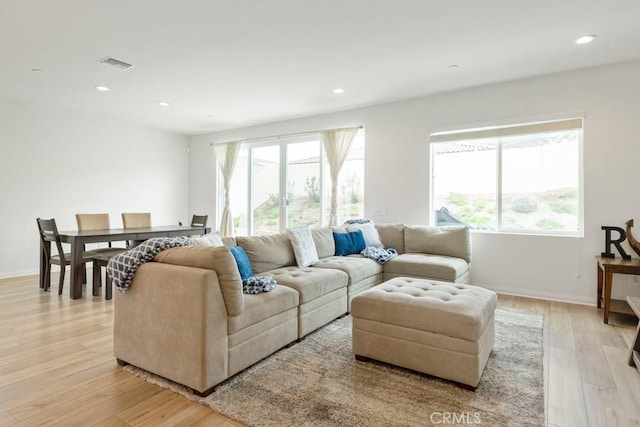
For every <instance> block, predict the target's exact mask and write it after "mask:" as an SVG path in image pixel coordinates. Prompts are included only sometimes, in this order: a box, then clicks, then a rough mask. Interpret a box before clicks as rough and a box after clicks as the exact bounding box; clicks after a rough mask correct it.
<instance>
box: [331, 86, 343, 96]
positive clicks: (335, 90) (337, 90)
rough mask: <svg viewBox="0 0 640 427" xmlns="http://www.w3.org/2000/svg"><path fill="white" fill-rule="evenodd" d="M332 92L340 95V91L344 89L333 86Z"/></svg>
mask: <svg viewBox="0 0 640 427" xmlns="http://www.w3.org/2000/svg"><path fill="white" fill-rule="evenodd" d="M333 93H336V94H338V95H340V94H341V93H344V89H342V88H341V87H338V88H335V89H334V90H333Z"/></svg>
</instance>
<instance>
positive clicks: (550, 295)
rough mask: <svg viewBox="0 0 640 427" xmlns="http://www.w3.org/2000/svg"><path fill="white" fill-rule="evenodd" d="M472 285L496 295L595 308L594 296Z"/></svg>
mask: <svg viewBox="0 0 640 427" xmlns="http://www.w3.org/2000/svg"><path fill="white" fill-rule="evenodd" d="M474 284H475V285H477V286H481V287H483V288H487V289H490V290H492V291H494V292H495V293H498V294H504V295H512V296H516V297H526V298H536V299H543V300H548V301H558V302H567V303H571V304H580V305H589V306H593V307H595V306H596V301H595V295H594V296H593V298H591V297H580V296H576V295H567V294H559V293H555V292H546V291H534V290H529V289H519V288H507V287H501V286H493V285H483V284H480V283H474Z"/></svg>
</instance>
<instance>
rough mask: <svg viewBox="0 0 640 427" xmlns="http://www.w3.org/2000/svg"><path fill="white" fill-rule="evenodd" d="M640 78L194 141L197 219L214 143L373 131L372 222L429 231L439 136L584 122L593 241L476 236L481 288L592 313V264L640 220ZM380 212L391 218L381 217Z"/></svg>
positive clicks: (567, 79)
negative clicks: (571, 117) (546, 121)
mask: <svg viewBox="0 0 640 427" xmlns="http://www.w3.org/2000/svg"><path fill="white" fill-rule="evenodd" d="M463 71H464V70H463ZM468 72H471V71H468ZM638 76H640V61H635V62H630V63H624V64H617V65H613V66H608V67H602V68H594V69H589V70H582V71H575V72H568V73H562V74H556V75H549V76H544V77H539V78H533V79H527V80H521V81H514V82H506V83H502V84H497V85H492V86H485V87H481V88H474V89H468V90H462V91H458V92H452V93H445V94H440V95H436V96H430V97H425V98H419V99H415V100H409V101H403V102H398V103H393V104H386V105H380V106H375V107H369V108H361V109H356V110H351V111H345V112H340V113H334V114H328V115H322V116H317V117H310V118H304V119H298V120H291V121H286V122H281V123H272V124H267V125H262V126H255V127H250V128H245V129H237V130H233V131H227V132H221V133H214V134H208V135H201V136H197V137H191V138H190V140H189V144H190V148H191V155H190V182H191V183H190V189H191V192H190V201H189V202H190V209H191V210H192V211H196V210H197V211H206V212H208V213H209V215H210V217H211V218H213V217H214V214H215V210H216V204H215V202H216V200H215V196H214V194H215V178H216V177H215V171H214V168H213V154H212V149H211V147H210V146H209V144H210V143H211V142H222V141H228V140H233V139H242V138H251V137H260V136H268V135H274V134H286V133H291V132H303V131H312V130H318V129H327V128H335V127H343V126H350V125H364V127H365V141H366V142H365V144H366V151H365V159H366V160H365V163H366V166H365V168H366V170H365V203H366V205H365V215H366V217H368V218H371V219H373V220H374V221H376V222H405V223H409V224H424V223H426V222H427V221H428V218H429V212H430V209H431V207H430V206H429V204H430V200H429V188H430V184H429V134H430V132H433V131H436V130H445V129H455V128H465V127H469V126H472V125H482V124H490V123H496V122H501V121H510V120H519V119H522V120H526V119H531V118H544V117H549V116H554V115H564V114H566V113H573V112H579V113H585V114H586V119H585V129H584V175H585V176H584V188H585V211H586V213H585V232H584V238H569V237H543V236H526V235H503V234H485V233H474V234H473V240H472V244H473V265H472V281H473V282H474V283H476V284H479V285H483V286H486V287H489V288H493V289H496V290H499V291H502V292H505V293H512V294H516V295H525V296H526V295H529V296H537V297H544V298H549V299H557V300H566V301H574V302H581V303H586V304H594V303H595V289H596V275H595V271H596V266H595V261H594V256H595V255H597V254H599V253H600V252H602V251H603V250H604V233H603V232H602V231H601V229H600V227H601V226H602V225H615V226H623V225H624V223H625V222H626V220H628V219H630V218H634V217H635V218H636V219H640V197H638V195H637V194H636V192H637V191H638V185H637V184H638V182H640V165H639V163H640V132H639V127H638V126H639V124H640V78H638ZM344 96H348V92H347V93H346V94H345V95H344ZM378 210H386V212H387V215H386V216H375V215H374V212H376V211H378ZM212 225H213V224H212ZM637 236H640V229H639V230H638V232H637ZM628 252H629V253H632V251H631V250H629V251H628ZM577 276H580V277H577ZM623 288H624V289H623ZM614 292H616V293H618V294H624V293H627V292H632V293H634V294H638V295H640V285H637V284H635V286H633V285H632V282H631V281H630V280H628V279H627V278H626V277H616V280H615V287H614Z"/></svg>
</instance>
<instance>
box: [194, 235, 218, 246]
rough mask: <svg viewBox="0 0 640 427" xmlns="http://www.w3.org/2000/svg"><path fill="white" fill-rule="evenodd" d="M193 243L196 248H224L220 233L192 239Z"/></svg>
mask: <svg viewBox="0 0 640 427" xmlns="http://www.w3.org/2000/svg"><path fill="white" fill-rule="evenodd" d="M191 241H192V242H193V244H194V245H195V246H224V243H222V238H221V237H220V235H219V234H218V233H213V234H206V235H204V236H203V237H192V238H191Z"/></svg>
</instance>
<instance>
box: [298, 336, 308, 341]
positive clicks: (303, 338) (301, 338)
mask: <svg viewBox="0 0 640 427" xmlns="http://www.w3.org/2000/svg"><path fill="white" fill-rule="evenodd" d="M306 338H307V336H306V335H305V336H304V337H300V338H298V339H297V340H296V342H302V341H304V340H305V339H306Z"/></svg>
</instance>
